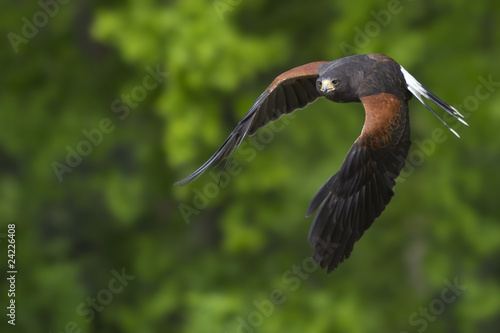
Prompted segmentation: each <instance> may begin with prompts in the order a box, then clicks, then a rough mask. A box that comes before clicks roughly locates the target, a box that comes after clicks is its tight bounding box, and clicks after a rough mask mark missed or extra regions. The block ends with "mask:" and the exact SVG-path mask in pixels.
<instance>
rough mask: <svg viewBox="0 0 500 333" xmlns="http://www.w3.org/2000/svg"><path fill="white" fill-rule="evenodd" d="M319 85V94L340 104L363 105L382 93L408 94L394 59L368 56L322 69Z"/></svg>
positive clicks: (327, 65) (353, 58) (355, 57)
mask: <svg viewBox="0 0 500 333" xmlns="http://www.w3.org/2000/svg"><path fill="white" fill-rule="evenodd" d="M318 74H319V77H318V79H317V81H316V89H317V90H318V93H319V94H320V95H322V96H325V97H326V98H327V99H329V100H331V101H334V102H337V103H348V102H360V98H362V97H365V96H369V95H376V94H379V93H393V94H395V92H400V93H398V94H397V95H399V94H402V93H403V92H404V91H406V85H405V83H404V78H403V75H402V73H401V71H400V70H399V65H398V64H397V63H396V62H395V61H394V60H392V59H391V58H389V57H387V56H384V55H378V54H364V55H356V56H351V57H346V58H342V59H339V60H335V61H332V62H329V63H326V64H324V65H322V66H321V67H320V68H319V70H318Z"/></svg>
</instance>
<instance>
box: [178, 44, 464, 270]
mask: <svg viewBox="0 0 500 333" xmlns="http://www.w3.org/2000/svg"><path fill="white" fill-rule="evenodd" d="M412 94H413V96H415V97H416V98H417V99H418V100H419V101H420V102H421V103H422V104H424V105H425V106H426V107H427V109H429V110H430V111H431V112H432V113H433V114H434V115H435V116H436V117H438V119H439V120H441V122H443V124H445V125H446V126H447V127H448V128H449V129H450V130H451V131H452V132H453V133H454V134H455V135H457V136H458V134H457V133H456V132H455V131H454V130H453V129H452V128H451V127H450V126H448V125H447V124H446V123H445V122H444V121H443V120H442V119H441V118H440V117H439V116H438V115H437V114H436V113H435V112H434V110H433V109H432V108H431V107H430V106H429V105H428V104H426V103H425V101H424V99H423V98H426V99H427V100H430V101H432V102H433V103H434V104H436V105H437V106H439V107H440V108H442V109H443V110H444V111H446V112H447V113H449V114H450V115H452V116H453V117H454V118H456V119H457V120H459V121H460V122H462V123H463V124H465V125H467V124H466V123H465V121H463V120H462V118H463V116H462V115H461V114H460V113H459V112H458V111H457V110H456V109H455V108H453V107H452V106H450V105H448V104H447V103H445V102H443V101H442V100H441V99H440V98H438V97H437V96H436V95H434V94H433V93H432V92H430V91H429V90H428V89H426V88H425V87H424V86H423V85H421V84H420V83H419V82H418V81H417V80H416V79H415V78H414V77H413V76H412V75H410V74H409V73H408V72H407V71H406V70H405V69H404V68H403V67H402V66H400V65H399V64H398V63H397V62H396V61H394V60H393V59H392V58H390V57H388V56H386V55H383V54H364V55H356V56H350V57H345V58H341V59H338V60H334V61H331V62H327V61H318V62H312V63H309V64H306V65H303V66H299V67H296V68H293V69H291V70H289V71H287V72H285V73H283V74H281V75H279V76H278V77H277V78H276V79H275V80H274V81H273V82H272V83H271V85H269V87H268V88H267V89H266V90H265V91H264V92H263V93H262V95H260V97H259V98H258V99H257V101H256V102H255V103H254V104H253V105H252V107H251V108H250V110H249V111H248V113H247V114H246V115H245V116H244V117H243V119H242V120H241V121H240V123H239V124H238V125H237V126H236V128H235V129H234V131H233V132H232V133H231V134H230V135H229V137H228V138H227V139H226V141H225V142H224V143H223V144H222V146H221V147H220V148H219V149H218V150H217V151H216V152H215V154H213V156H212V157H210V159H209V160H208V161H207V162H205V164H203V165H202V166H201V167H200V168H199V169H198V170H196V171H195V172H193V173H192V174H191V175H189V176H188V177H186V178H184V179H182V180H180V181H178V182H177V183H176V184H181V185H185V184H187V183H189V182H191V181H193V180H195V179H196V178H197V177H198V176H200V175H201V174H202V173H203V172H205V171H206V170H207V169H208V168H209V167H211V166H217V165H218V164H220V163H221V162H222V161H224V160H226V164H225V166H224V168H225V167H226V166H227V165H228V163H230V162H231V160H232V157H233V154H234V152H235V151H236V149H237V148H238V146H239V145H240V144H241V142H242V140H243V139H244V138H245V136H247V135H253V134H255V132H257V130H258V129H259V128H261V127H263V126H265V125H266V124H267V123H269V122H270V121H273V120H277V119H278V118H280V117H281V116H282V115H284V114H287V113H291V112H293V111H295V110H297V109H302V108H304V107H305V106H306V105H308V104H309V103H312V102H314V101H315V100H316V99H317V98H319V97H326V98H327V99H329V100H331V101H333V102H337V103H349V102H361V103H362V104H363V106H364V109H365V123H364V125H363V129H362V130H361V134H360V136H359V137H358V139H357V140H356V141H355V142H354V144H353V145H352V147H351V149H350V150H349V153H348V154H347V156H346V158H345V160H344V162H343V163H342V166H341V167H340V170H339V171H337V172H336V173H335V174H334V175H333V176H332V177H331V178H330V179H328V180H327V181H326V183H325V184H324V185H323V186H322V187H321V188H320V189H319V191H318V192H317V193H316V195H315V196H314V198H313V199H312V201H311V203H310V204H309V208H308V209H307V213H306V216H310V215H312V214H313V213H314V212H315V211H316V210H318V212H317V213H316V216H315V218H314V221H313V223H312V226H311V229H310V232H309V243H310V244H311V246H312V247H313V261H314V262H315V263H317V264H319V265H320V266H321V268H326V269H327V272H328V273H330V272H331V271H333V270H334V269H335V268H336V267H337V265H338V264H339V263H341V262H342V261H344V259H347V258H348V257H349V255H350V254H351V252H352V249H353V246H354V243H355V242H356V241H357V240H359V239H360V237H361V236H362V235H363V233H364V232H365V230H366V229H368V228H369V227H370V226H371V224H372V223H373V221H374V220H375V219H376V218H377V217H378V216H380V214H381V213H382V211H383V210H384V209H385V207H386V205H387V204H388V203H389V201H390V200H391V197H392V196H393V194H394V192H393V187H394V185H395V184H396V182H395V179H396V178H397V177H398V175H399V173H400V171H401V169H402V168H403V166H404V164H405V159H406V156H407V155H408V150H409V148H410V145H411V141H410V124H409V115H408V101H409V100H410V99H411V97H412Z"/></svg>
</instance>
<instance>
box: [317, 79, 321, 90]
mask: <svg viewBox="0 0 500 333" xmlns="http://www.w3.org/2000/svg"><path fill="white" fill-rule="evenodd" d="M316 83H317V84H318V87H319V88H321V87H322V83H321V81H319V80H318V81H317V82H316Z"/></svg>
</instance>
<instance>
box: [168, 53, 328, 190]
mask: <svg viewBox="0 0 500 333" xmlns="http://www.w3.org/2000/svg"><path fill="white" fill-rule="evenodd" d="M324 63H326V61H317V62H312V63H309V64H305V65H302V66H299V67H295V68H293V69H291V70H289V71H287V72H285V73H283V74H281V75H280V76H278V77H277V78H276V79H274V81H273V82H272V83H271V84H270V85H269V87H267V89H266V90H265V91H264V92H263V93H262V95H260V97H259V98H258V99H257V101H256V102H255V103H254V104H253V105H252V107H251V108H250V110H249V111H248V113H247V114H246V115H245V117H243V119H242V120H241V121H240V123H239V124H238V125H237V126H236V128H235V129H234V131H233V132H232V133H231V134H230V135H229V137H228V138H227V139H226V141H225V142H224V143H223V144H222V146H221V147H220V148H219V149H218V150H217V151H216V152H215V154H213V155H212V157H210V158H209V159H208V161H206V162H205V164H203V165H202V166H201V167H200V168H199V169H198V170H196V171H195V172H193V173H192V174H191V175H189V176H187V177H186V178H184V179H181V180H179V181H178V182H176V184H181V185H185V184H187V183H189V182H191V181H193V180H195V179H196V178H197V177H198V176H200V175H201V174H202V173H203V172H205V171H206V170H207V169H208V168H209V167H210V166H216V165H218V164H219V163H221V162H222V161H223V160H224V159H226V158H228V157H230V156H231V155H232V154H233V152H235V151H236V149H237V148H238V146H239V145H240V144H241V142H242V141H243V139H244V138H245V136H247V135H252V134H254V133H255V132H257V130H258V129H259V128H261V127H263V126H265V125H266V124H267V123H269V122H270V121H273V120H276V119H278V118H279V117H281V116H282V115H284V114H286V113H291V112H293V111H295V110H297V109H301V108H304V107H305V106H306V105H307V104H309V103H312V102H314V101H315V100H316V99H317V98H318V97H320V95H319V94H318V92H317V90H316V79H317V78H318V69H319V67H320V66H321V65H323V64H324ZM230 160H231V159H229V160H228V162H230ZM226 165H227V163H226Z"/></svg>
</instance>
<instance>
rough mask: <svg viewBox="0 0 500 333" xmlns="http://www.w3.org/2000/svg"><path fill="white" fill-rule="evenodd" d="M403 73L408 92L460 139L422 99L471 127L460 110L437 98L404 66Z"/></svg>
mask: <svg viewBox="0 0 500 333" xmlns="http://www.w3.org/2000/svg"><path fill="white" fill-rule="evenodd" d="M401 72H402V73H403V75H404V77H405V80H406V84H407V85H408V90H409V91H410V92H411V93H412V94H413V96H415V97H416V98H417V99H418V100H419V101H420V103H422V104H423V105H425V107H426V108H427V109H429V111H431V112H432V113H433V114H434V115H435V116H436V117H437V118H438V119H439V120H441V122H442V123H443V124H444V125H445V126H446V127H448V129H449V130H450V131H451V132H452V133H453V134H455V135H456V136H457V137H460V135H458V133H457V132H456V131H455V130H454V129H453V128H451V127H450V126H449V125H448V124H447V123H446V122H445V121H444V120H443V119H441V117H439V116H438V115H437V113H436V112H435V111H434V110H433V109H432V108H431V107H430V106H429V105H428V104H427V103H425V102H424V100H423V98H422V97H425V98H426V99H428V100H430V101H431V102H433V103H434V104H436V105H437V106H439V107H440V108H441V109H443V110H444V111H446V112H447V113H448V114H450V115H451V116H453V117H454V118H455V119H457V120H458V121H459V122H461V123H462V124H464V125H466V126H469V125H468V124H467V123H466V122H465V120H463V118H464V116H463V115H461V114H460V112H458V110H457V109H455V108H454V107H453V106H451V105H449V104H448V103H446V102H444V101H443V100H442V99H441V98H439V97H437V96H436V95H434V94H433V93H432V92H431V91H429V89H427V88H426V87H424V86H423V85H422V84H421V83H420V82H418V81H417V80H416V79H415V78H414V77H413V76H412V75H411V74H410V73H408V71H406V69H404V68H403V66H401Z"/></svg>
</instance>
